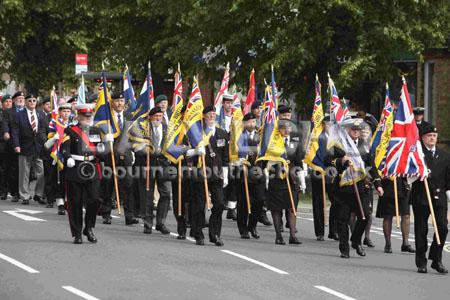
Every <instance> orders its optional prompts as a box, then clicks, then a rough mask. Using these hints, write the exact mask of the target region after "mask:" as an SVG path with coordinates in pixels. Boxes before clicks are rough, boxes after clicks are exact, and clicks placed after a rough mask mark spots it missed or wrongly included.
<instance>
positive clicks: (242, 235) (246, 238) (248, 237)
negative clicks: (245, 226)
mask: <svg viewBox="0 0 450 300" xmlns="http://www.w3.org/2000/svg"><path fill="white" fill-rule="evenodd" d="M241 239H244V240H248V239H250V235H249V234H248V232H244V233H242V234H241Z"/></svg>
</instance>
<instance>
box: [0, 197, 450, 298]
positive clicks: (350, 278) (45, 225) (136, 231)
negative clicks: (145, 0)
mask: <svg viewBox="0 0 450 300" xmlns="http://www.w3.org/2000/svg"><path fill="white" fill-rule="evenodd" d="M115 214H116V215H115V217H114V218H113V220H112V225H103V224H102V223H101V218H100V217H99V218H98V220H97V221H98V223H97V226H96V228H95V233H96V235H97V238H98V240H99V241H98V243H97V244H91V243H89V242H87V240H86V239H84V244H82V245H74V244H72V238H71V236H70V231H69V224H68V219H67V216H58V215H57V212H56V208H54V209H50V208H45V207H44V206H42V205H39V204H37V202H33V203H31V204H30V205H28V206H23V205H21V204H20V203H19V204H18V203H12V202H11V201H9V200H6V201H0V228H1V229H0V299H1V300H8V299H45V300H48V299H89V300H95V299H142V298H144V299H233V300H236V299H347V300H349V299H392V298H397V299H430V298H434V299H447V298H448V293H449V282H450V281H449V279H450V277H449V276H445V275H439V274H437V273H436V272H435V271H434V270H432V269H431V268H428V274H418V273H417V272H416V267H415V264H414V255H413V254H406V253H401V252H400V246H401V234H400V232H399V231H398V230H397V229H394V232H393V238H392V239H393V240H392V247H393V251H394V253H393V254H385V253H384V252H383V247H384V238H383V233H382V229H381V222H380V220H379V219H374V224H373V226H372V233H371V238H372V240H373V241H374V243H375V248H370V249H369V248H366V252H367V256H366V257H364V258H362V257H359V256H357V255H356V253H355V251H353V250H352V251H351V253H350V255H351V258H350V259H341V258H340V257H339V250H338V243H337V242H335V241H332V240H326V241H324V242H318V241H316V240H315V235H314V229H313V222H312V215H311V210H310V207H309V206H308V205H301V206H300V209H299V213H298V222H297V228H298V231H299V232H298V237H299V238H300V240H301V241H302V242H303V244H302V245H298V246H292V245H286V246H279V245H275V244H274V241H275V232H274V229H273V227H272V226H270V227H266V226H263V225H259V227H258V230H259V233H260V235H261V238H260V239H259V240H255V239H250V240H242V239H240V237H239V234H238V230H237V227H236V224H235V222H233V221H230V220H225V213H224V222H223V231H222V239H223V241H224V243H225V245H224V246H223V247H217V246H214V245H213V244H211V243H209V242H208V241H207V240H205V246H203V247H201V246H196V245H195V244H194V242H193V240H192V239H188V240H185V241H179V240H177V239H176V234H175V233H172V234H171V235H162V234H160V233H159V232H157V231H154V232H153V234H151V235H144V234H143V233H142V230H143V227H142V226H143V225H142V224H137V225H133V226H125V221H124V218H123V216H117V212H115ZM430 226H431V225H430ZM167 227H168V228H169V229H170V230H171V231H172V232H175V231H176V225H175V218H174V217H173V215H172V211H170V212H169V217H168V220H167ZM411 229H412V228H411ZM204 232H205V233H207V229H206V230H205V231H204ZM411 232H413V231H411ZM431 233H432V229H431V228H430V236H431ZM284 236H285V239H286V240H287V238H288V233H287V232H285V233H284ZM413 239H414V235H411V241H413ZM412 244H413V245H414V243H413V242H412ZM449 248H450V245H449V243H447V250H446V251H445V252H444V257H443V263H444V265H446V266H447V267H448V266H450V253H449V251H450V249H449Z"/></svg>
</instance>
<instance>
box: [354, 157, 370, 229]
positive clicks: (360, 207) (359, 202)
mask: <svg viewBox="0 0 450 300" xmlns="http://www.w3.org/2000/svg"><path fill="white" fill-rule="evenodd" d="M350 170H351V171H352V172H351V173H352V175H351V176H352V181H353V188H354V189H355V194H356V201H357V202H358V208H359V212H360V213H361V217H362V219H363V220H365V219H366V216H365V215H364V210H363V207H362V203H361V197H360V195H359V191H358V186H357V185H356V181H355V177H354V176H353V175H354V174H353V164H352V163H351V162H350Z"/></svg>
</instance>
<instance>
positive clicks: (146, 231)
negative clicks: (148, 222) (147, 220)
mask: <svg viewBox="0 0 450 300" xmlns="http://www.w3.org/2000/svg"><path fill="white" fill-rule="evenodd" d="M144 233H145V234H152V228H151V227H144Z"/></svg>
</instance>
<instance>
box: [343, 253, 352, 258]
mask: <svg viewBox="0 0 450 300" xmlns="http://www.w3.org/2000/svg"><path fill="white" fill-rule="evenodd" d="M341 258H350V254H349V253H348V252H341Z"/></svg>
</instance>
